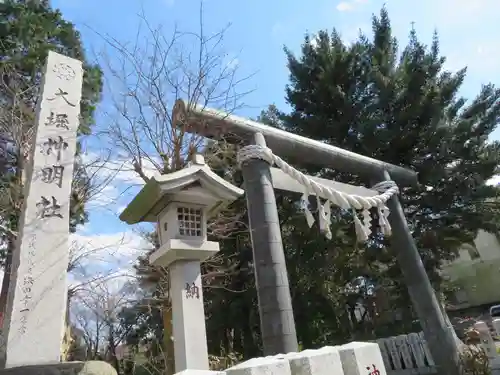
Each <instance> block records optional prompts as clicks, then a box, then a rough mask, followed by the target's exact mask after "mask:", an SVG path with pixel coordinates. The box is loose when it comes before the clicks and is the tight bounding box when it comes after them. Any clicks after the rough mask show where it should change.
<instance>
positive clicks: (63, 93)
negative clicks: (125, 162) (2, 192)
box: [2, 52, 83, 368]
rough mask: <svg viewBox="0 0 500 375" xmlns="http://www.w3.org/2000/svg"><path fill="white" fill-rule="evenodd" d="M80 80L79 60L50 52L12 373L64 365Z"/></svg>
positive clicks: (19, 260) (17, 256)
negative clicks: (24, 367)
mask: <svg viewBox="0 0 500 375" xmlns="http://www.w3.org/2000/svg"><path fill="white" fill-rule="evenodd" d="M82 80H83V70H82V64H81V62H80V61H78V60H75V59H72V58H69V57H66V56H63V55H60V54H57V53H54V52H49V54H48V58H47V64H46V66H45V73H44V76H43V83H42V86H41V97H40V99H39V103H38V108H37V113H36V123H35V127H34V129H35V135H34V143H33V147H32V150H31V153H30V160H29V164H28V165H29V166H30V167H31V168H28V173H27V179H26V185H27V186H25V197H26V198H25V201H24V207H23V211H22V213H21V220H20V225H19V228H20V231H19V236H18V244H17V248H16V251H15V253H14V254H13V264H12V266H13V270H12V272H11V275H10V277H11V280H10V287H9V293H8V298H7V306H6V311H5V320H4V322H3V341H4V342H5V344H6V349H4V350H5V352H4V353H3V357H4V358H3V360H2V362H3V363H4V365H5V367H8V368H10V367H15V366H22V365H35V364H36V365H46V364H52V363H58V362H59V361H60V356H61V343H62V339H63V334H64V323H65V317H66V298H67V281H66V271H67V268H68V259H69V209H70V193H71V182H72V179H73V164H74V160H75V150H76V136H77V129H78V124H79V113H80V98H81V92H82Z"/></svg>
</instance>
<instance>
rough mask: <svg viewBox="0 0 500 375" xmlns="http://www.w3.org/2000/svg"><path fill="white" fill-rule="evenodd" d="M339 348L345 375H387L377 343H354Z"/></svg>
mask: <svg viewBox="0 0 500 375" xmlns="http://www.w3.org/2000/svg"><path fill="white" fill-rule="evenodd" d="M337 348H338V350H339V354H340V360H341V361H342V368H343V369H344V375H387V371H386V368H385V365H384V360H383V358H382V354H381V352H380V347H379V346H378V344H377V343H371V342H356V341H354V342H350V343H349V344H345V345H341V346H338V347H337Z"/></svg>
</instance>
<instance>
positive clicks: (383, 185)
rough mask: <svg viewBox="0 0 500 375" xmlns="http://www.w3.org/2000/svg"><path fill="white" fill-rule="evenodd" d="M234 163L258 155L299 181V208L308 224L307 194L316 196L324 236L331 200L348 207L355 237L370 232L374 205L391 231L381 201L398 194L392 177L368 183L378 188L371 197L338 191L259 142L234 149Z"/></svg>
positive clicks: (363, 238) (365, 236)
mask: <svg viewBox="0 0 500 375" xmlns="http://www.w3.org/2000/svg"><path fill="white" fill-rule="evenodd" d="M237 157H238V163H239V164H240V165H241V163H243V162H245V161H247V160H250V159H261V160H264V161H266V162H268V163H269V164H270V165H276V166H277V167H278V168H279V169H281V170H282V171H283V172H285V173H286V174H287V175H289V176H290V177H292V178H293V179H294V180H296V181H297V182H299V183H300V184H301V185H302V186H303V187H304V193H303V195H302V199H301V201H302V208H303V209H304V213H305V215H306V219H307V222H308V224H309V226H312V225H313V224H314V221H315V220H314V216H313V214H312V213H311V212H310V210H309V207H308V206H309V196H311V195H315V196H316V197H317V200H318V208H319V223H318V224H319V227H320V229H321V231H322V232H323V233H324V234H325V235H326V237H327V238H331V237H332V233H331V231H330V216H331V207H330V205H331V204H334V205H336V206H338V207H340V208H342V209H346V210H352V212H353V216H354V224H355V228H356V234H357V237H358V240H360V241H366V240H367V239H368V237H369V235H370V233H371V215H370V212H369V210H370V209H371V208H374V207H376V208H377V209H378V217H379V226H380V228H381V230H382V232H383V233H384V235H390V234H391V226H390V224H389V221H388V220H387V217H388V216H389V209H388V208H387V206H386V205H385V203H386V202H387V201H388V200H389V199H390V198H391V197H392V196H393V195H394V194H398V192H399V189H398V187H397V185H396V183H395V182H394V181H382V182H380V183H378V184H376V185H374V186H373V187H372V189H373V190H376V191H377V192H379V193H380V194H379V195H375V196H373V197H362V196H359V195H355V194H346V193H343V192H341V191H338V190H335V189H332V188H330V187H327V186H325V185H322V184H319V183H317V182H316V181H314V180H312V179H311V178H309V177H308V176H306V175H305V174H303V173H302V172H300V171H299V170H297V169H295V168H294V167H292V166H291V165H289V164H288V163H286V162H285V161H284V160H283V159H281V158H280V157H279V156H277V155H275V154H273V152H272V150H271V149H270V148H268V147H262V146H259V145H248V146H245V147H243V148H241V149H240V150H239V152H238V155H237ZM320 196H321V197H326V202H325V203H321V201H320V199H319V197H320ZM357 210H361V211H362V214H363V223H362V222H361V220H360V219H359V218H358V215H357Z"/></svg>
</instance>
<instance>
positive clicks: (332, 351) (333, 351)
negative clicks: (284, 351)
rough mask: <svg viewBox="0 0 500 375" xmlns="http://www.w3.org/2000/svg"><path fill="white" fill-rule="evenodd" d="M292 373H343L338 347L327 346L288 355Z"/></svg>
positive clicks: (333, 374) (310, 374)
mask: <svg viewBox="0 0 500 375" xmlns="http://www.w3.org/2000/svg"><path fill="white" fill-rule="evenodd" d="M286 359H288V362H289V363H290V370H291V372H292V375H342V374H343V370H342V362H341V361H340V354H339V351H338V349H337V348H336V347H333V346H325V347H323V348H321V349H316V350H311V349H309V350H304V351H302V352H300V353H291V354H290V355H287V356H286Z"/></svg>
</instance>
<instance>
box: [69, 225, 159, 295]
mask: <svg viewBox="0 0 500 375" xmlns="http://www.w3.org/2000/svg"><path fill="white" fill-rule="evenodd" d="M149 248H150V245H149V244H148V243H147V242H146V241H145V240H144V239H143V238H142V237H141V236H140V235H139V234H137V233H135V232H133V231H127V232H123V233H113V234H87V233H82V232H77V233H75V234H72V235H71V250H70V264H72V265H73V266H74V269H73V270H72V272H71V275H69V280H70V285H71V286H73V287H74V286H76V285H82V284H88V283H90V282H92V281H94V282H95V281H96V280H99V281H103V280H107V279H113V280H128V279H130V278H131V277H133V276H134V269H133V264H135V262H136V259H137V257H138V256H139V255H142V254H144V253H145V252H146V251H147V250H148V249H149ZM116 282H117V281H116Z"/></svg>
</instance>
